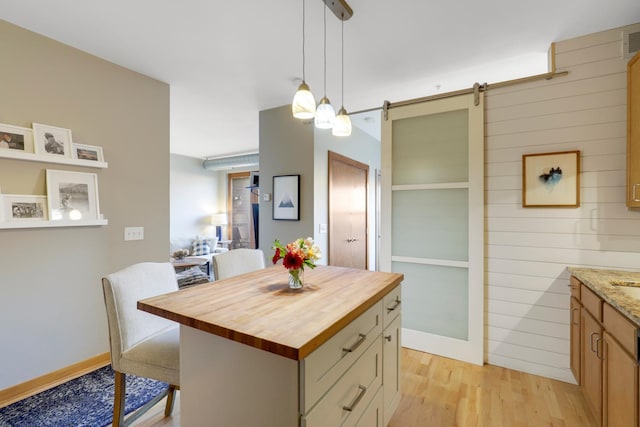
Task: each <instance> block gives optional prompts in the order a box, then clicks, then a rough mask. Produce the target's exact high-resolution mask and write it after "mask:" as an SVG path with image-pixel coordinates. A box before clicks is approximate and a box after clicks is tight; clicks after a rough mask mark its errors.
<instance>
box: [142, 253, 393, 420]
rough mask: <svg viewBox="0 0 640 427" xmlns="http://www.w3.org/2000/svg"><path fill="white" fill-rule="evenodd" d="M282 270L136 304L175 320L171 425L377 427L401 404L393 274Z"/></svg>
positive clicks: (326, 269) (322, 268) (277, 268)
mask: <svg viewBox="0 0 640 427" xmlns="http://www.w3.org/2000/svg"><path fill="white" fill-rule="evenodd" d="M304 279H305V286H304V288H303V289H302V290H297V291H295V290H290V289H289V288H288V281H287V271H286V269H284V268H283V267H282V266H274V267H270V268H267V269H264V270H260V271H256V272H253V273H248V274H244V275H240V276H236V277H232V278H229V279H225V280H221V281H217V282H212V283H209V284H204V285H199V286H195V287H192V288H187V289H182V290H180V291H177V292H173V293H170V294H166V295H161V296H158V297H154V298H150V299H147V300H144V301H140V302H138V308H139V309H141V310H144V311H147V312H150V313H153V314H156V315H158V316H162V317H165V318H167V319H171V320H174V321H176V322H178V323H180V324H181V328H180V333H181V343H180V369H181V373H180V375H181V379H180V382H181V384H180V389H181V395H180V405H181V407H180V425H181V426H183V427H195V426H203V427H205V426H206V427H210V426H224V427H233V426H237V427H247V426H260V427H269V426H273V427H287V426H291V427H294V426H307V427H313V426H322V427H327V426H384V425H386V424H387V423H388V421H389V419H390V418H391V415H392V414H393V411H395V409H396V407H397V405H398V403H399V400H400V382H399V379H400V375H399V371H400V357H399V354H400V301H401V298H400V283H401V281H402V280H403V276H402V275H401V274H397V273H380V272H371V271H364V270H355V269H347V268H341V267H329V266H319V267H317V268H316V269H314V270H306V271H305V278H304Z"/></svg>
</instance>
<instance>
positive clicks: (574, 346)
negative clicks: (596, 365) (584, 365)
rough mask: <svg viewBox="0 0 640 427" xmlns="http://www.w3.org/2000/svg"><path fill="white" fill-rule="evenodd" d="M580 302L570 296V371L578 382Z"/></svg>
mask: <svg viewBox="0 0 640 427" xmlns="http://www.w3.org/2000/svg"><path fill="white" fill-rule="evenodd" d="M580 307H581V305H580V302H579V301H578V300H577V299H575V298H573V297H571V372H573V376H574V377H575V378H576V381H577V382H578V384H580V348H581V346H580V344H581V340H580Z"/></svg>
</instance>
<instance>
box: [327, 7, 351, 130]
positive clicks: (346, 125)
mask: <svg viewBox="0 0 640 427" xmlns="http://www.w3.org/2000/svg"><path fill="white" fill-rule="evenodd" d="M341 30H342V35H341V38H342V41H341V44H342V65H341V69H342V88H341V95H342V106H341V107H340V110H339V111H338V115H337V116H336V119H335V121H334V122H333V129H332V131H331V134H332V135H333V136H349V135H351V119H350V118H349V115H348V114H347V110H345V109H344V15H343V16H342V28H341Z"/></svg>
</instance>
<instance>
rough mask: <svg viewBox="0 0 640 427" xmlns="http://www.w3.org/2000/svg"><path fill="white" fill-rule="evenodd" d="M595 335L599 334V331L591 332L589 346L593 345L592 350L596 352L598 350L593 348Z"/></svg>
mask: <svg viewBox="0 0 640 427" xmlns="http://www.w3.org/2000/svg"><path fill="white" fill-rule="evenodd" d="M594 335H598V333H597V332H591V336H590V337H589V341H590V342H589V346H590V347H591V351H593V352H594V353H595V352H596V351H595V350H594V349H593V336H594Z"/></svg>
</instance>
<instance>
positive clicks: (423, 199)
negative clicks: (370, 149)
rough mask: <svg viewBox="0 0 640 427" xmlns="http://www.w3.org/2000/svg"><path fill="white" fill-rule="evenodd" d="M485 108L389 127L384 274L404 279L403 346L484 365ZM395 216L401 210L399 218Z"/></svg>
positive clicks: (407, 118) (469, 102) (451, 103)
mask: <svg viewBox="0 0 640 427" xmlns="http://www.w3.org/2000/svg"><path fill="white" fill-rule="evenodd" d="M483 141H484V106H483V97H482V94H481V93H480V94H479V104H478V105H475V102H474V94H470V95H462V96H457V97H451V98H445V99H440V100H435V101H429V102H424V103H420V104H413V105H409V106H404V107H397V108H392V109H389V110H388V120H386V121H385V120H383V122H382V212H383V213H384V214H383V216H382V218H381V228H382V230H381V231H382V236H381V253H380V267H381V270H383V271H394V272H400V273H404V276H405V280H404V282H403V284H402V287H403V289H402V299H403V301H402V326H403V329H402V345H403V346H405V347H409V348H413V349H416V350H420V351H424V352H428V353H433V354H438V355H442V356H446V357H450V358H454V359H458V360H463V361H467V362H471V363H475V364H482V363H483V358H484V352H483V343H484V338H483V332H484V285H483V277H484V256H483V246H484V243H483V238H484V183H483V180H484V176H483V167H484V143H483ZM389 213H391V214H390V215H389Z"/></svg>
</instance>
